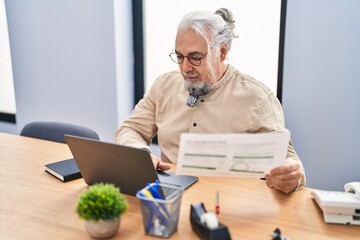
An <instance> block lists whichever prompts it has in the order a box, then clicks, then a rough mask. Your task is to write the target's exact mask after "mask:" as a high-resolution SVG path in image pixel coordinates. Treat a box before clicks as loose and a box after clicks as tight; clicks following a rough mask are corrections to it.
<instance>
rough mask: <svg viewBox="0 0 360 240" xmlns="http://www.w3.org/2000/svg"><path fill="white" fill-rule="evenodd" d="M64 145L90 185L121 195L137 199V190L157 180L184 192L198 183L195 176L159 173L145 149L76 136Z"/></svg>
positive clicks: (68, 136) (70, 137)
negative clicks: (113, 189) (108, 186)
mask: <svg viewBox="0 0 360 240" xmlns="http://www.w3.org/2000/svg"><path fill="white" fill-rule="evenodd" d="M65 141H66V143H67V144H68V146H69V148H70V151H71V153H72V154H73V157H74V159H75V161H76V164H77V165H78V167H79V169H80V172H81V175H82V177H83V179H84V181H85V182H86V184H88V185H92V184H94V183H97V182H108V183H113V184H115V185H116V186H117V187H119V188H120V191H121V193H124V194H128V195H131V196H136V193H137V191H138V190H141V189H143V188H144V187H146V185H147V183H152V182H155V181H156V180H158V181H160V182H161V183H162V184H163V185H165V186H169V188H173V187H176V188H181V189H182V190H185V189H187V188H188V187H190V186H191V185H192V184H194V183H195V182H197V181H198V177H196V176H191V175H175V173H173V172H163V171H156V170H155V169H154V165H153V163H152V160H151V156H150V153H149V152H148V151H146V150H143V149H138V148H133V147H129V146H123V145H119V144H114V143H108V142H102V141H99V140H93V139H88V138H83V137H77V136H73V135H65ZM165 195H166V198H167V199H168V198H171V196H170V195H167V194H166V193H165Z"/></svg>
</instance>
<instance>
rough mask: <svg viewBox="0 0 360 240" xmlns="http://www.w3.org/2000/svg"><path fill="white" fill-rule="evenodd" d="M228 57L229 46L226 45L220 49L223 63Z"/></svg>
mask: <svg viewBox="0 0 360 240" xmlns="http://www.w3.org/2000/svg"><path fill="white" fill-rule="evenodd" d="M226 55H227V45H226V44H224V45H223V46H222V47H221V48H220V59H221V61H222V62H223V61H225V59H226Z"/></svg>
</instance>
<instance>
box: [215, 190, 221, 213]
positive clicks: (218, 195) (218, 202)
mask: <svg viewBox="0 0 360 240" xmlns="http://www.w3.org/2000/svg"><path fill="white" fill-rule="evenodd" d="M215 197H216V205H215V212H216V214H219V213H220V193H219V191H216V196H215Z"/></svg>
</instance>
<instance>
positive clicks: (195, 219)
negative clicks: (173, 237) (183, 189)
mask: <svg viewBox="0 0 360 240" xmlns="http://www.w3.org/2000/svg"><path fill="white" fill-rule="evenodd" d="M205 213H207V211H206V209H205V206H204V204H203V203H198V204H191V209H190V223H191V228H192V229H193V231H194V232H195V233H196V234H197V235H198V236H199V237H200V239H202V240H230V239H231V237H230V233H229V231H228V228H227V227H226V226H225V225H223V224H221V223H219V224H218V226H217V227H215V228H213V227H211V228H210V227H209V226H207V225H206V223H203V222H202V221H201V215H203V214H205Z"/></svg>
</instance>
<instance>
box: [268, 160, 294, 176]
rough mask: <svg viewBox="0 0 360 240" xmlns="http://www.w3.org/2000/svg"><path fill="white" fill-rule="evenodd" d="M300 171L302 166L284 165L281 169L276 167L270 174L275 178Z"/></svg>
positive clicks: (292, 163)
mask: <svg viewBox="0 0 360 240" xmlns="http://www.w3.org/2000/svg"><path fill="white" fill-rule="evenodd" d="M299 169H300V165H299V164H298V163H294V162H291V163H289V162H288V163H285V164H284V165H282V166H280V167H276V168H273V169H272V170H271V171H270V174H271V175H273V176H275V175H286V174H289V173H291V172H296V171H298V170H299Z"/></svg>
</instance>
